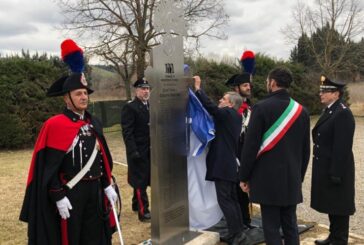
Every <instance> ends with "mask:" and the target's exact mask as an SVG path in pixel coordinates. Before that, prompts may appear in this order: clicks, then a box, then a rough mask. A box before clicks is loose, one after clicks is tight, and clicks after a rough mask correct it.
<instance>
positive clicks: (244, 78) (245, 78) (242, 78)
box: [225, 72, 251, 86]
mask: <svg viewBox="0 0 364 245" xmlns="http://www.w3.org/2000/svg"><path fill="white" fill-rule="evenodd" d="M243 83H251V76H250V74H249V73H247V72H243V73H242V74H235V75H233V76H231V77H230V78H229V79H228V80H227V81H226V82H225V85H227V86H239V85H240V84H243Z"/></svg>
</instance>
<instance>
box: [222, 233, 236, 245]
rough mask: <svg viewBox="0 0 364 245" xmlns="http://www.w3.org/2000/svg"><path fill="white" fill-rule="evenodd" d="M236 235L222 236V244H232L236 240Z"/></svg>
mask: <svg viewBox="0 0 364 245" xmlns="http://www.w3.org/2000/svg"><path fill="white" fill-rule="evenodd" d="M234 237H235V234H230V233H229V234H227V235H226V236H221V237H220V242H224V243H227V244H231V243H232V242H233V240H234Z"/></svg>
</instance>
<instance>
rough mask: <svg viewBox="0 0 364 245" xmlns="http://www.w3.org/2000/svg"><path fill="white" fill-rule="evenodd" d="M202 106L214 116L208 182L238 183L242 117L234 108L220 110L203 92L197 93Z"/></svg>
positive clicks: (208, 157)
mask: <svg viewBox="0 0 364 245" xmlns="http://www.w3.org/2000/svg"><path fill="white" fill-rule="evenodd" d="M196 95H197V97H198V98H199V99H200V101H201V103H202V105H203V106H204V107H205V108H206V110H207V111H208V112H209V113H210V114H211V115H212V116H213V118H214V123H215V131H216V132H215V138H214V139H213V140H212V141H211V144H210V148H209V152H208V153H207V157H206V167H207V172H206V180H212V181H213V180H225V181H231V182H237V181H238V169H237V168H238V165H237V160H236V158H237V152H238V144H239V136H240V131H241V120H242V119H241V116H240V115H239V114H238V112H237V111H236V110H234V109H232V108H229V107H224V108H218V107H217V105H216V104H215V103H213V102H212V101H211V100H210V99H209V98H208V97H207V96H206V94H205V93H204V92H203V91H202V90H198V91H197V92H196Z"/></svg>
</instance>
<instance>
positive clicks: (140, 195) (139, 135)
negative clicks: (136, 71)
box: [121, 79, 151, 221]
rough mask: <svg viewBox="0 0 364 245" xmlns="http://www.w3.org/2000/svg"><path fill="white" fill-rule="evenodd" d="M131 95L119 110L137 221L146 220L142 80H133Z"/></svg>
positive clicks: (146, 144)
mask: <svg viewBox="0 0 364 245" xmlns="http://www.w3.org/2000/svg"><path fill="white" fill-rule="evenodd" d="M134 88H135V98H134V99H133V100H132V101H130V102H129V103H127V104H126V105H125V106H124V107H123V109H122V111H121V127H122V135H123V138H124V142H125V147H126V157H127V162H128V182H129V184H130V185H131V186H132V187H133V189H134V195H133V198H132V210H133V211H138V218H139V220H140V221H148V220H150V218H151V216H150V211H149V201H148V195H147V191H146V190H147V187H148V186H150V136H149V96H150V89H151V87H150V85H149V83H148V81H147V80H145V79H138V80H137V81H135V83H134Z"/></svg>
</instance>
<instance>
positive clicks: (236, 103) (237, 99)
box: [224, 91, 243, 111]
mask: <svg viewBox="0 0 364 245" xmlns="http://www.w3.org/2000/svg"><path fill="white" fill-rule="evenodd" d="M226 94H227V95H229V100H230V103H231V104H233V108H234V110H236V111H237V110H239V108H240V106H241V104H242V103H243V97H241V96H240V94H238V93H237V92H232V91H230V92H226V93H225V94H224V95H226Z"/></svg>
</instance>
